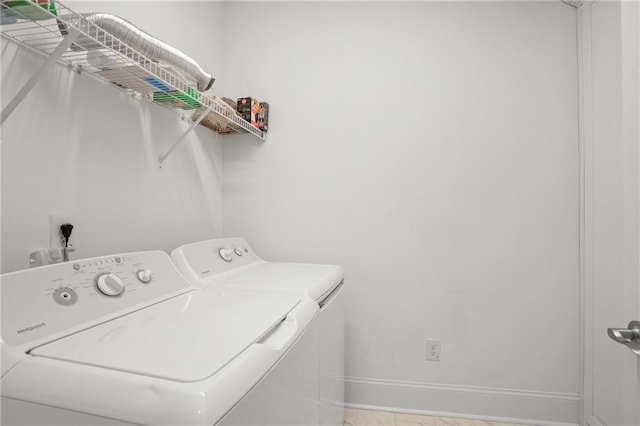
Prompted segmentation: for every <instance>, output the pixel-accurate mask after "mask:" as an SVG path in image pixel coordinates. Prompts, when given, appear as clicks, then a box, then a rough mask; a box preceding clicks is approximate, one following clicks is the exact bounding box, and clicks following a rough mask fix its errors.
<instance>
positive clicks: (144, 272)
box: [136, 269, 153, 284]
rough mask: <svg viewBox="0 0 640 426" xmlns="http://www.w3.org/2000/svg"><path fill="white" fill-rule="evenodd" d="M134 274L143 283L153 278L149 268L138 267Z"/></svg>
mask: <svg viewBox="0 0 640 426" xmlns="http://www.w3.org/2000/svg"><path fill="white" fill-rule="evenodd" d="M136 276H137V277H138V279H139V280H140V282H141V283H144V284H149V283H150V282H151V280H152V279H153V277H152V275H151V269H140V270H139V271H138V272H136Z"/></svg>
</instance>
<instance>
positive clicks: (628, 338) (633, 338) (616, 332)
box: [607, 321, 640, 357]
mask: <svg viewBox="0 0 640 426" xmlns="http://www.w3.org/2000/svg"><path fill="white" fill-rule="evenodd" d="M607 334H609V337H611V338H612V339H613V340H615V341H616V342H618V343H621V344H623V345H625V346H627V347H628V348H629V349H631V350H632V351H633V353H635V354H636V355H637V356H638V357H640V321H631V322H630V323H629V328H610V329H608V330H607Z"/></svg>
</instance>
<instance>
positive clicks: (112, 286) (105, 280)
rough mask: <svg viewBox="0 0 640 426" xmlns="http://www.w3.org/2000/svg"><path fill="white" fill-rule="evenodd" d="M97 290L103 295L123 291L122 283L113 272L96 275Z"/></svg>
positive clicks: (118, 294) (111, 295) (112, 295)
mask: <svg viewBox="0 0 640 426" xmlns="http://www.w3.org/2000/svg"><path fill="white" fill-rule="evenodd" d="M96 285H97V286H98V290H100V292H101V293H102V294H104V295H105V296H110V297H115V296H120V295H121V294H122V293H123V292H124V283H123V282H122V280H121V279H120V278H119V277H118V276H117V275H116V274H113V273H106V274H102V275H98V278H97V279H96Z"/></svg>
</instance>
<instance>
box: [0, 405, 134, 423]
mask: <svg viewBox="0 0 640 426" xmlns="http://www.w3.org/2000/svg"><path fill="white" fill-rule="evenodd" d="M1 404H2V414H1V415H0V424H2V425H4V426H27V425H28V426H42V425H65V426H89V425H91V426H129V425H134V423H124V422H121V421H118V420H113V419H108V418H106V417H98V416H92V415H89V414H84V413H79V412H77V411H70V410H63V409H61V408H55V407H49V406H47V405H41V404H34V403H31V402H25V401H19V400H17V399H12V398H2V402H1Z"/></svg>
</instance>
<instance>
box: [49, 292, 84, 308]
mask: <svg viewBox="0 0 640 426" xmlns="http://www.w3.org/2000/svg"><path fill="white" fill-rule="evenodd" d="M53 300H55V301H56V302H57V303H58V304H60V305H62V306H70V305H73V304H74V303H76V302H77V301H78V293H76V292H75V290H74V289H72V288H69V287H58V288H57V289H55V290H54V291H53Z"/></svg>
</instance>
